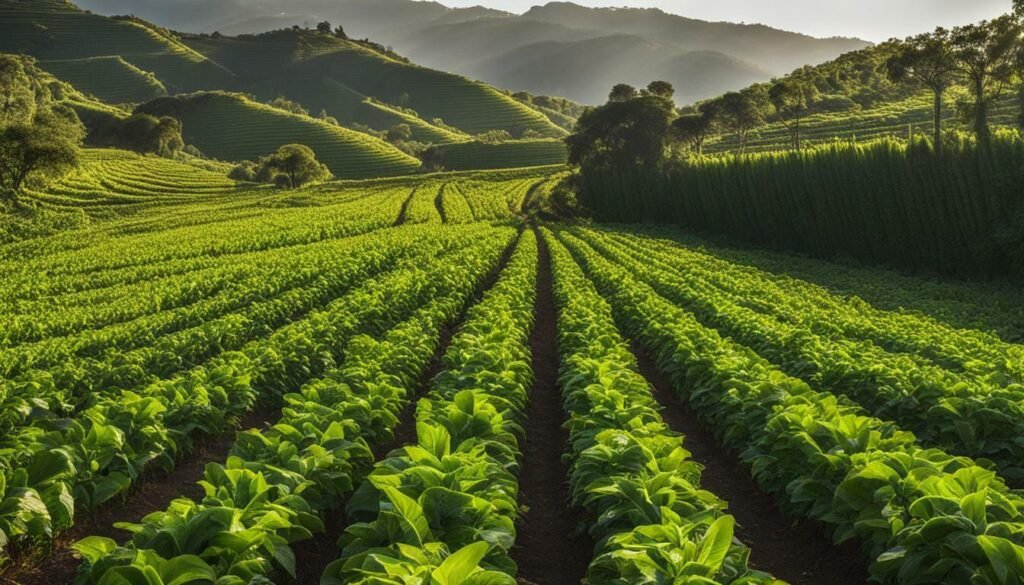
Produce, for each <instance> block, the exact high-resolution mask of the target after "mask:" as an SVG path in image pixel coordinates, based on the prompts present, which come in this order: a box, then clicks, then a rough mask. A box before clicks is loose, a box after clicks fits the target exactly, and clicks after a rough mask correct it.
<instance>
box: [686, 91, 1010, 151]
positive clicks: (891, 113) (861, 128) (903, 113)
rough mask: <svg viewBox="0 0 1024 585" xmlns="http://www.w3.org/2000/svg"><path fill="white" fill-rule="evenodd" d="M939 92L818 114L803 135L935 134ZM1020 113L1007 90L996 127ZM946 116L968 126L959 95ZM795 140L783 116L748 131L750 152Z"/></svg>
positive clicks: (823, 139) (949, 122)
mask: <svg viewBox="0 0 1024 585" xmlns="http://www.w3.org/2000/svg"><path fill="white" fill-rule="evenodd" d="M932 109H933V97H932V96H931V95H930V94H926V93H922V94H919V95H916V96H912V97H909V98H906V99H903V100H897V101H892V102H883V103H880V104H877V105H875V106H872V107H870V108H866V109H858V110H852V111H849V112H834V113H827V114H814V115H811V116H808V117H807V118H805V119H804V120H802V121H801V122H800V125H801V131H800V134H801V139H802V140H804V141H805V144H806V145H807V146H813V145H815V144H819V145H820V144H827V143H829V142H833V141H836V140H840V141H850V142H857V141H860V142H864V141H870V140H876V139H880V138H898V139H907V138H908V137H913V136H918V137H919V136H931V135H932V133H933V131H934V121H933V110H932ZM1019 118H1020V104H1019V102H1018V100H1017V98H1016V97H1014V96H1011V95H1006V96H1004V97H1003V98H1002V99H1000V100H999V101H997V102H995V103H994V104H992V106H991V109H990V112H989V119H990V122H991V124H992V125H993V126H995V127H1008V128H1013V127H1016V126H1017V124H1018V120H1019ZM943 120H944V121H945V124H946V126H945V127H946V128H958V129H964V128H966V126H967V125H966V124H963V123H961V120H960V117H959V113H958V112H957V102H956V98H954V97H952V96H947V97H946V100H945V108H944V113H943ZM791 143H792V134H791V133H790V130H789V129H788V128H786V127H785V125H783V124H782V123H781V122H772V123H770V124H766V125H764V126H761V127H759V128H757V129H755V130H753V131H751V133H750V135H749V136H748V137H747V146H746V150H747V152H769V151H777V150H786V149H788V148H790V145H791ZM739 149H740V142H739V139H738V138H737V137H736V136H735V135H733V134H722V135H718V136H715V137H713V138H712V139H711V140H709V141H708V143H707V144H706V145H705V150H706V152H708V153H719V152H735V151H738V150H739Z"/></svg>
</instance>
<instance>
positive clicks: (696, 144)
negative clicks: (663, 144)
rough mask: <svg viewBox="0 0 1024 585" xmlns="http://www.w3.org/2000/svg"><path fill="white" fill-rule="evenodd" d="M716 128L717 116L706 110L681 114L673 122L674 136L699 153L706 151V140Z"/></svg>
mask: <svg viewBox="0 0 1024 585" xmlns="http://www.w3.org/2000/svg"><path fill="white" fill-rule="evenodd" d="M714 128H715V117H714V116H713V115H710V116H709V115H708V114H706V113H704V112H698V113H696V114H686V115H684V116H679V117H678V118H676V119H675V121H674V122H672V138H673V139H674V140H676V141H678V142H682V143H683V144H685V145H686V146H687V147H688V148H689V149H690V150H692V151H693V152H695V153H697V154H702V153H703V152H704V142H705V141H706V140H707V139H708V137H709V136H710V135H711V133H712V132H714Z"/></svg>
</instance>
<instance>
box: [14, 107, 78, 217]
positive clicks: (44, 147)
mask: <svg viewBox="0 0 1024 585" xmlns="http://www.w3.org/2000/svg"><path fill="white" fill-rule="evenodd" d="M84 138H85V128H84V127H83V126H82V122H81V121H79V119H78V116H76V115H75V112H74V111H73V110H71V109H70V108H65V107H64V106H59V105H58V106H53V107H47V108H44V109H42V110H39V111H38V112H36V114H35V116H33V118H32V119H31V120H28V121H26V120H23V121H20V122H16V123H14V124H9V125H6V126H4V127H3V128H0V194H2V195H3V197H4V199H6V200H7V201H8V202H9V203H13V204H17V203H18V198H19V195H20V194H21V192H22V191H23V190H24V188H25V186H26V184H27V183H28V182H29V181H31V180H33V179H37V178H44V177H51V178H52V177H57V176H59V175H61V174H63V173H64V172H66V171H67V170H68V169H70V168H73V167H76V166H78V164H79V161H80V157H81V146H82V140H83V139H84Z"/></svg>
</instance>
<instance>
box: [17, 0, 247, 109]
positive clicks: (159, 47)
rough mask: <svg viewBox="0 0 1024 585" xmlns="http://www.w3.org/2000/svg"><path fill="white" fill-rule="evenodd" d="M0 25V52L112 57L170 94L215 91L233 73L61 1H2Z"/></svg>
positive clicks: (157, 36) (144, 31)
mask: <svg viewBox="0 0 1024 585" xmlns="http://www.w3.org/2000/svg"><path fill="white" fill-rule="evenodd" d="M0 23H2V25H0V31H2V33H3V34H0V52H6V53H26V54H29V55H32V56H34V57H36V58H38V59H40V60H43V61H49V60H69V59H85V58H90V57H108V56H112V55H115V56H119V57H121V58H122V59H124V60H125V61H127V62H128V63H131V64H132V65H134V66H135V67H138V68H139V69H141V70H143V71H150V72H153V73H154V74H156V76H157V78H158V79H159V80H160V82H161V83H163V84H164V85H165V86H166V87H167V89H168V90H170V91H195V90H198V89H219V88H223V87H227V86H229V85H230V84H231V83H232V81H233V75H232V74H231V72H229V71H228V70H226V69H225V68H223V67H221V66H220V65H218V64H216V63H214V62H213V61H211V60H210V59H207V58H206V57H204V56H203V55H200V54H199V53H197V52H196V51H193V50H192V49H190V48H188V47H186V46H185V45H183V44H181V43H180V42H178V41H177V40H176V39H174V38H173V37H171V36H170V34H169V33H166V32H164V31H161V30H159V29H157V28H156V27H154V26H152V25H148V24H144V23H142V22H141V21H134V20H125V19H112V18H106V17H103V16H99V15H95V14H89V13H86V12H83V11H82V10H79V9H78V8H76V7H75V6H74V5H72V4H68V3H66V2H62V1H59V0H29V1H20V0H0ZM116 75H118V76H119V77H120V76H121V75H122V73H121V72H118V73H116ZM112 83H113V82H112Z"/></svg>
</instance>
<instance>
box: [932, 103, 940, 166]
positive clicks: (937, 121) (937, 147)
mask: <svg viewBox="0 0 1024 585" xmlns="http://www.w3.org/2000/svg"><path fill="white" fill-rule="evenodd" d="M934 131H935V138H934V141H935V142H934V143H933V144H932V147H933V148H934V149H935V154H942V90H941V89H936V90H935V129H934Z"/></svg>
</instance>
